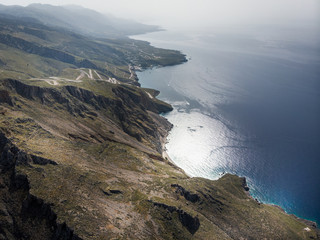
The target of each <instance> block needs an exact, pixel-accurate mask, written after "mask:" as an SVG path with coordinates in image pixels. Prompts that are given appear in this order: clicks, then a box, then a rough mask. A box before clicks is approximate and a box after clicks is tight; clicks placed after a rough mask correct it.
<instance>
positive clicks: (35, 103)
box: [0, 16, 319, 240]
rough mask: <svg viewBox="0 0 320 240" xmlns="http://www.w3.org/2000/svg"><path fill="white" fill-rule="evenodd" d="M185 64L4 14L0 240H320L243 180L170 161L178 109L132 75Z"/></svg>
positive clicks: (143, 46) (172, 54) (137, 45)
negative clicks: (202, 174) (197, 173)
mask: <svg viewBox="0 0 320 240" xmlns="http://www.w3.org/2000/svg"><path fill="white" fill-rule="evenodd" d="M185 61H186V59H185V56H184V55H183V54H182V53H180V52H178V51H173V50H165V49H158V48H154V47H152V46H150V44H149V43H147V42H143V41H136V40H132V39H129V38H120V39H113V38H96V37H90V36H88V35H82V34H81V32H80V31H77V32H72V31H70V29H61V28H58V27H56V26H47V25H45V24H44V23H43V22H41V21H39V20H35V19H28V20H26V19H23V20H22V19H21V18H16V17H14V16H5V17H4V16H1V20H0V171H1V175H0V239H34V240H37V239H39V240H40V239H41V240H43V239H319V231H318V229H317V228H316V226H315V224H313V223H311V222H308V221H305V220H301V219H298V218H296V217H295V216H292V215H288V214H287V213H285V212H284V211H283V210H281V209H280V208H278V207H276V206H271V205H266V204H261V203H259V202H257V201H256V200H254V199H253V198H251V197H250V195H249V194H248V186H247V184H246V180H245V178H242V177H238V176H235V175H231V174H226V175H224V176H223V177H221V178H220V179H219V180H217V181H212V180H208V179H203V178H190V177H188V176H187V175H186V174H185V173H184V171H183V170H181V169H180V168H178V167H177V166H175V165H174V164H173V163H171V162H170V161H169V160H168V159H166V158H165V157H163V148H164V142H165V139H166V136H167V134H168V131H169V130H170V129H171V127H172V125H171V124H170V123H169V122H168V121H167V120H166V119H165V118H163V117H161V116H160V115H159V113H164V112H168V111H171V110H172V107H171V106H170V105H169V104H167V103H165V102H162V101H160V100H158V99H157V98H156V96H157V95H158V94H159V92H158V91H156V90H153V89H145V88H141V87H140V86H139V85H140V84H139V83H138V79H137V77H136V74H135V71H137V70H142V69H144V68H149V67H153V66H168V65H175V64H180V63H183V62H185Z"/></svg>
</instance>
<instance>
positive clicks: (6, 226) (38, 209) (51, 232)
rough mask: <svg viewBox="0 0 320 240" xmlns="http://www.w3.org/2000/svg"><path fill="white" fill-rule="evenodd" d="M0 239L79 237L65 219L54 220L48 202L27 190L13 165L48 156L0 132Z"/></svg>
mask: <svg viewBox="0 0 320 240" xmlns="http://www.w3.org/2000/svg"><path fill="white" fill-rule="evenodd" d="M0 154H1V155H0V171H1V175H0V239H35V240H38V239H39V240H45V239H48V240H49V239H50V240H51V239H54V240H80V239H81V238H79V237H78V236H77V235H76V234H74V233H73V230H71V229H70V228H69V227H68V226H67V225H66V224H65V223H62V224H60V223H58V222H57V215H56V214H55V213H54V211H53V210H52V208H51V205H50V204H48V203H45V202H44V201H43V200H42V199H39V198H37V197H36V196H33V195H32V194H30V192H29V190H30V185H29V181H28V179H27V176H26V175H24V174H20V173H19V171H18V170H17V169H16V166H17V165H18V164H25V163H28V162H29V161H30V159H31V160H32V161H34V162H37V164H47V163H51V164H52V163H54V162H53V161H51V160H48V159H44V158H39V157H35V156H29V155H27V154H26V153H24V152H22V151H20V150H19V149H18V148H17V147H16V146H14V145H13V144H12V143H11V142H10V141H9V140H8V139H7V138H6V137H5V135H3V134H2V133H0Z"/></svg>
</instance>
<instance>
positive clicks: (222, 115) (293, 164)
mask: <svg viewBox="0 0 320 240" xmlns="http://www.w3.org/2000/svg"><path fill="white" fill-rule="evenodd" d="M299 36H301V32H300V33H297V32H296V31H279V32H277V33H274V32H264V33H263V34H262V33H261V32H259V35H257V34H256V31H252V32H251V33H250V32H246V34H243V33H241V34H239V33H237V34H230V33H221V32H220V33H212V34H208V33H205V34H203V33H197V34H195V33H174V32H159V33H152V34H147V35H143V36H138V37H137V36H136V37H135V38H138V39H143V40H147V41H149V42H151V43H152V44H153V45H155V46H159V47H164V48H171V49H178V50H181V51H182V52H183V53H185V54H187V57H188V58H189V61H188V62H187V63H185V64H182V65H178V66H173V67H165V68H153V69H149V70H145V71H143V72H140V73H138V77H139V79H140V80H139V81H140V83H141V84H142V86H143V87H151V88H155V89H158V90H160V91H161V94H160V96H159V98H160V99H163V100H165V101H167V102H169V103H171V104H172V105H173V106H174V110H173V111H172V112H170V113H168V114H166V115H165V117H166V118H168V119H169V121H170V122H172V123H173V124H174V128H173V130H172V131H171V133H170V135H169V137H168V144H167V146H166V147H167V150H168V154H169V156H170V157H171V158H172V160H173V161H174V162H175V163H176V164H177V165H178V166H180V167H181V168H183V169H184V170H185V171H186V172H187V173H188V174H189V175H191V176H200V177H206V178H210V179H217V178H219V177H220V176H221V175H222V174H224V173H226V172H230V173H235V174H237V175H240V176H245V177H246V178H247V180H248V183H249V187H250V192H251V194H252V195H253V196H254V197H256V198H258V199H259V200H260V201H263V202H265V203H273V204H278V205H280V206H281V207H283V208H284V209H285V210H286V211H287V212H289V213H294V214H296V215H298V216H300V217H303V218H307V219H310V220H314V221H317V222H318V223H320V205H319V204H318V203H319V202H320V187H319V184H320V174H319V172H320V140H319V137H320V126H319V123H320V107H319V103H320V56H319V53H320V50H319V46H320V45H319V44H318V43H319V41H318V38H316V36H313V35H312V33H310V32H308V31H306V32H304V35H303V36H304V37H303V39H302V38H300V37H299Z"/></svg>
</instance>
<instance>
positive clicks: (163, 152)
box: [137, 40, 320, 229]
mask: <svg viewBox="0 0 320 240" xmlns="http://www.w3.org/2000/svg"><path fill="white" fill-rule="evenodd" d="M144 41H147V40H144ZM147 42H148V43H150V44H151V42H150V41H147ZM180 64H184V62H182V63H178V64H175V65H180ZM156 67H161V68H162V67H167V66H153V67H150V68H146V69H142V71H141V72H143V71H146V70H152V69H153V68H156ZM137 81H138V82H139V83H140V84H141V82H140V79H139V78H138V77H137ZM141 87H144V86H143V85H141ZM150 88H153V87H150ZM157 91H159V90H157ZM159 100H160V99H159ZM161 101H163V100H161ZM172 127H173V126H172ZM171 130H172V128H170V129H169V130H166V131H167V133H166V136H165V137H161V140H160V142H161V156H162V158H163V159H164V160H166V161H167V162H168V164H170V165H171V166H174V167H175V168H177V169H180V170H181V171H182V172H183V173H184V174H186V175H187V176H188V177H189V178H193V177H192V176H190V175H188V174H187V173H186V172H185V171H184V169H182V168H181V167H179V166H178V165H177V164H176V163H175V162H174V161H173V160H172V159H171V158H170V156H169V154H168V152H167V149H166V144H167V143H168V138H167V137H168V136H169V134H170V131H171ZM222 176H223V175H221V176H219V177H218V179H220V178H221V177H222ZM237 176H239V175H237ZM199 178H205V179H209V180H212V179H210V178H206V177H199ZM218 179H216V180H218ZM213 181H215V180H213ZM248 195H249V196H250V197H251V198H252V199H253V200H256V201H258V202H259V203H261V204H264V205H270V206H274V207H276V208H279V209H281V210H282V211H283V212H285V213H286V214H287V215H292V216H294V217H295V218H297V219H299V220H300V221H301V222H304V223H307V225H309V226H313V227H314V226H316V228H317V229H319V226H320V222H319V223H318V222H316V221H314V220H309V219H306V218H303V217H300V216H298V215H296V213H294V212H291V213H289V212H287V211H286V210H285V209H284V208H283V207H282V206H280V205H277V204H272V203H267V202H264V201H261V200H257V199H256V198H255V197H254V196H252V195H251V193H250V192H248Z"/></svg>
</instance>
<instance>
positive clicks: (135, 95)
mask: <svg viewBox="0 0 320 240" xmlns="http://www.w3.org/2000/svg"><path fill="white" fill-rule="evenodd" d="M112 91H113V92H114V93H115V95H116V96H118V97H120V98H121V99H128V100H129V101H132V102H134V103H135V104H139V105H141V106H142V107H143V108H144V109H146V110H149V111H152V112H154V113H165V112H170V111H172V110H173V108H172V106H171V105H170V104H167V103H165V102H162V101H159V100H157V99H155V98H154V99H150V97H149V96H148V95H147V94H146V93H144V92H142V91H140V92H134V91H132V89H130V88H129V87H126V86H121V87H117V88H113V90H112Z"/></svg>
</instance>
